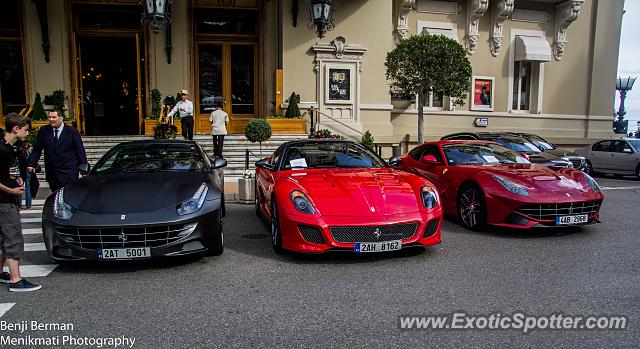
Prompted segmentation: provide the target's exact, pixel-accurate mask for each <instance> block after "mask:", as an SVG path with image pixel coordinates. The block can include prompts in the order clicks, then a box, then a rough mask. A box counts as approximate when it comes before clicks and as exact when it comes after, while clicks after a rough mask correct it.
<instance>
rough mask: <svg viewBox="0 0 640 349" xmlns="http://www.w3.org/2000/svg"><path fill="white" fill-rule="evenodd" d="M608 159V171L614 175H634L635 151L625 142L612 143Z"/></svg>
mask: <svg viewBox="0 0 640 349" xmlns="http://www.w3.org/2000/svg"><path fill="white" fill-rule="evenodd" d="M612 150H613V151H612V152H611V153H610V158H609V166H608V167H609V169H610V170H611V171H613V172H616V173H627V174H634V173H635V170H636V162H635V157H636V154H635V151H634V150H633V148H632V147H631V144H629V142H627V141H625V140H617V141H615V142H613V147H612Z"/></svg>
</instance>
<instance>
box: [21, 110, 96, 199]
mask: <svg viewBox="0 0 640 349" xmlns="http://www.w3.org/2000/svg"><path fill="white" fill-rule="evenodd" d="M60 115H61V113H60V112H59V111H57V110H54V111H51V112H49V125H46V126H42V127H41V128H40V130H39V131H38V138H37V140H36V144H35V145H34V146H33V150H32V151H31V155H30V156H29V159H28V160H27V169H28V170H29V171H30V172H33V173H35V166H36V164H37V163H38V160H40V155H42V151H43V150H44V156H45V159H44V166H45V170H46V179H47V182H49V188H51V191H52V192H55V191H57V190H58V189H60V188H62V187H64V186H65V185H67V184H69V183H73V182H75V181H76V180H78V176H79V174H80V172H79V170H78V166H79V165H81V164H88V161H87V154H86V153H85V150H84V145H83V143H82V138H80V134H79V133H78V131H77V130H76V129H75V128H73V127H70V126H66V125H65V124H64V122H63V120H62V116H60Z"/></svg>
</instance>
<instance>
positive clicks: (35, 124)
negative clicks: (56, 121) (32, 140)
mask: <svg viewBox="0 0 640 349" xmlns="http://www.w3.org/2000/svg"><path fill="white" fill-rule="evenodd" d="M46 125H49V121H48V120H47V121H31V127H33V128H35V129H39V128H40V127H42V126H46Z"/></svg>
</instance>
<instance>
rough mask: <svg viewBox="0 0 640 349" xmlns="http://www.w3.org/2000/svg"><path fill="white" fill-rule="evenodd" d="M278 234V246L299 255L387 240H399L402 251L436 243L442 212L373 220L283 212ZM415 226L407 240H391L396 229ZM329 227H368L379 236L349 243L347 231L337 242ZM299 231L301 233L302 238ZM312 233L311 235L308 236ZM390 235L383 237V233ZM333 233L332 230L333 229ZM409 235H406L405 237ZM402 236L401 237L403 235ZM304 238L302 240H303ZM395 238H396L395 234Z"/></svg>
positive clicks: (438, 237) (405, 214) (379, 217)
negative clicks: (309, 215)
mask: <svg viewBox="0 0 640 349" xmlns="http://www.w3.org/2000/svg"><path fill="white" fill-rule="evenodd" d="M279 218H280V231H281V232H282V247H283V248H284V249H285V250H289V251H293V252H299V253H322V252H327V251H330V250H332V251H333V250H335V251H354V246H355V243H356V242H383V241H389V240H396V239H398V240H402V248H406V247H413V246H427V245H435V244H438V243H440V230H441V228H442V210H441V209H440V208H438V209H435V210H433V212H429V213H424V212H413V213H404V214H398V215H389V216H377V217H349V216H320V217H319V218H314V217H305V216H302V215H298V214H291V213H288V212H285V211H284V210H282V211H281V213H280V217H279ZM412 224H415V225H416V228H415V233H413V234H411V236H409V237H408V238H395V237H394V238H391V237H392V236H394V235H393V230H394V228H395V227H398V226H405V227H406V226H407V225H412ZM331 227H334V228H335V227H341V228H346V229H347V230H348V228H355V229H360V230H361V231H370V230H371V228H373V229H375V228H379V231H382V233H383V236H381V237H380V238H378V239H376V238H375V237H369V239H368V241H350V242H344V240H346V239H345V238H344V237H345V236H346V237H348V236H349V233H348V232H347V233H346V235H345V233H343V234H342V236H343V238H342V240H341V241H342V242H341V241H337V240H336V238H334V235H332V233H331ZM301 229H302V230H307V231H305V235H304V236H303V233H302V231H301ZM312 230H315V234H310V233H309V232H311V231H312ZM385 231H386V232H390V233H389V235H384V234H385V233H384V232H385ZM334 232H335V230H334ZM359 234H360V235H358V236H359V237H355V235H354V239H358V238H362V237H366V235H362V234H366V232H365V233H362V232H361V233H359ZM406 235H409V234H406ZM406 235H405V236H406ZM305 236H306V239H305ZM398 236H399V235H398Z"/></svg>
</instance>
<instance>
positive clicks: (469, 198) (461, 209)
mask: <svg viewBox="0 0 640 349" xmlns="http://www.w3.org/2000/svg"><path fill="white" fill-rule="evenodd" d="M458 217H459V218H460V221H461V222H462V225H463V226H464V227H465V228H467V229H469V230H472V231H481V230H482V229H484V227H485V225H486V223H487V205H486V201H485V199H484V194H483V193H482V190H480V188H478V187H477V186H476V185H474V184H466V185H464V186H463V187H462V188H460V192H459V194H458Z"/></svg>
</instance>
